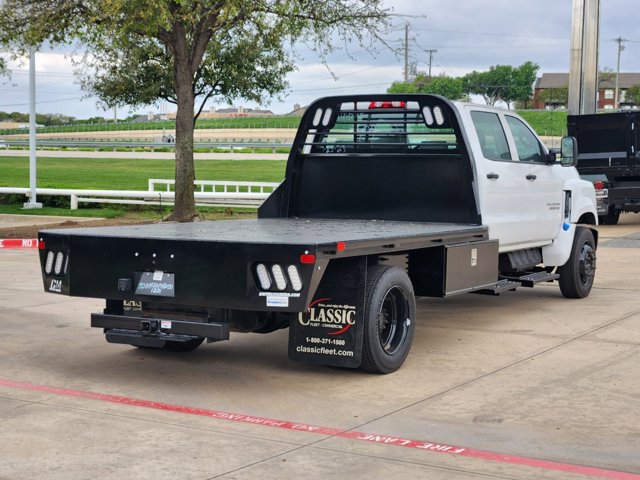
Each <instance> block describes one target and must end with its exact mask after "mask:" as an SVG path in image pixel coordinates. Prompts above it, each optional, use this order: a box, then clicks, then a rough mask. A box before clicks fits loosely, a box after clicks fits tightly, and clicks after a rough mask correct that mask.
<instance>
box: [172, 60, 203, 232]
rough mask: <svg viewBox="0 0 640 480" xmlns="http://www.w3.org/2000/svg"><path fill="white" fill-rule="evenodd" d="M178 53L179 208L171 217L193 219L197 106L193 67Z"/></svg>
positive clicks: (176, 71)
mask: <svg viewBox="0 0 640 480" xmlns="http://www.w3.org/2000/svg"><path fill="white" fill-rule="evenodd" d="M180 57H181V56H180V55H177V56H176V60H175V63H176V66H175V72H174V76H175V87H176V97H177V106H178V110H177V112H176V184H175V192H176V199H175V207H174V209H173V212H172V213H171V215H169V217H167V220H169V221H177V222H191V221H193V219H194V218H195V217H196V216H197V213H196V206H195V198H194V195H193V191H194V186H193V182H194V181H195V178H196V174H195V165H194V161H193V131H194V127H195V123H194V120H193V109H194V105H195V95H194V92H193V77H192V75H191V66H190V65H189V63H188V62H187V61H186V59H183V58H180Z"/></svg>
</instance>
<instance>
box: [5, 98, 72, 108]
mask: <svg viewBox="0 0 640 480" xmlns="http://www.w3.org/2000/svg"><path fill="white" fill-rule="evenodd" d="M70 100H82V97H68V98H61V99H59V100H42V101H40V102H36V104H37V105H41V104H43V103H59V102H68V101H70ZM25 105H29V103H28V102H27V103H7V104H4V105H0V108H5V107H24V106H25Z"/></svg>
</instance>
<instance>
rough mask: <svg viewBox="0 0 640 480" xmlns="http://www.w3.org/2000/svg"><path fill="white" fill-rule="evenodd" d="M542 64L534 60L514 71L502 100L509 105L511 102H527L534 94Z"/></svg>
mask: <svg viewBox="0 0 640 480" xmlns="http://www.w3.org/2000/svg"><path fill="white" fill-rule="evenodd" d="M539 68H540V66H539V65H538V64H536V63H533V62H530V61H529V62H525V63H523V64H522V65H520V66H519V67H515V68H514V69H513V71H512V77H511V82H510V85H509V87H508V88H507V89H506V91H505V93H504V95H503V97H502V100H504V101H505V102H506V103H507V105H510V104H511V102H524V103H526V102H527V101H528V100H530V99H531V97H532V96H533V83H534V82H535V81H536V77H537V75H538V69H539Z"/></svg>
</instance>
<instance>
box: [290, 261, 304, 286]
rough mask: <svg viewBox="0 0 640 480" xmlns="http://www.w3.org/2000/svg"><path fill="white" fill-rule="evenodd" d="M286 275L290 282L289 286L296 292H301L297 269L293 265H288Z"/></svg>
mask: <svg viewBox="0 0 640 480" xmlns="http://www.w3.org/2000/svg"><path fill="white" fill-rule="evenodd" d="M287 273H288V274H289V280H291V286H292V287H293V289H294V290H295V291H296V292H299V291H300V290H302V280H301V279H300V273H298V269H297V268H296V266H295V265H289V267H288V268H287Z"/></svg>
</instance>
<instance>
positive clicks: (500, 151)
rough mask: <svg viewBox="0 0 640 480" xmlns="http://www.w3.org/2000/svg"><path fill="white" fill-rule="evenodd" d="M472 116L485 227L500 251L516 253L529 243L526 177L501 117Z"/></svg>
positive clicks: (492, 113) (490, 113) (477, 112)
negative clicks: (478, 154) (476, 142)
mask: <svg viewBox="0 0 640 480" xmlns="http://www.w3.org/2000/svg"><path fill="white" fill-rule="evenodd" d="M470 114H471V120H472V121H473V125H474V127H475V133H476V134H477V141H478V144H479V147H480V148H479V150H480V151H481V153H482V156H483V157H484V159H482V160H481V159H478V160H481V161H476V173H477V175H478V185H479V190H480V204H481V213H482V223H484V224H485V225H487V226H488V227H489V236H490V237H491V238H494V239H498V240H499V241H500V250H501V251H505V250H513V249H514V247H516V248H517V246H518V245H520V244H522V243H528V240H529V238H528V235H527V232H526V231H525V230H527V229H528V228H527V226H528V223H529V219H528V216H529V208H528V205H527V201H526V198H525V190H526V182H527V180H526V178H525V176H526V173H525V171H524V170H522V169H521V168H520V167H521V166H520V165H518V162H517V161H516V160H517V158H516V155H515V152H514V153H512V148H513V147H511V148H510V146H509V142H508V141H507V135H506V134H505V129H504V126H503V123H502V121H501V119H500V115H499V114H498V113H497V112H495V111H490V110H483V109H476V108H473V109H472V110H471V112H470ZM473 140H475V139H472V140H471V141H473ZM474 150H475V151H476V152H477V150H478V149H477V148H476V149H474ZM476 155H477V153H476Z"/></svg>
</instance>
